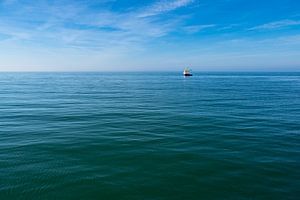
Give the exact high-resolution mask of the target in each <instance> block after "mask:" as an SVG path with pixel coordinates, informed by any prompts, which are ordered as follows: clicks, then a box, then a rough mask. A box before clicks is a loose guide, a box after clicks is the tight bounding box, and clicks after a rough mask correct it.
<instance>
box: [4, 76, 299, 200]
mask: <svg viewBox="0 0 300 200" xmlns="http://www.w3.org/2000/svg"><path fill="white" fill-rule="evenodd" d="M299 190H300V74H299V73H273V74H272V73H242V74H239V73H231V74H230V73H225V74H224V73H215V74H212V73H210V74H209V73H202V74H200V73H199V74H198V75H196V76H193V77H189V78H184V77H182V76H181V74H180V73H178V74H176V73H170V74H169V73H162V74H159V73H102V74H101V73H0V199H1V200H2V199H3V200H4V199H116V200H121V199H128V200H135V199H136V200H141V199H159V200H164V199H170V200H173V199H175V200H176V199H186V200H188V199H268V200H269V199H272V200H273V199H298V198H299V196H300V191H299Z"/></svg>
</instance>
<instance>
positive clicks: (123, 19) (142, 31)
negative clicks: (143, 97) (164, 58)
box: [0, 0, 205, 50]
mask: <svg viewBox="0 0 300 200" xmlns="http://www.w3.org/2000/svg"><path fill="white" fill-rule="evenodd" d="M192 1H193V0H176V1H169V0H168V1H166V0H164V1H160V2H156V3H154V4H152V5H149V6H146V7H144V8H139V9H138V10H137V11H128V12H113V11H111V10H109V7H106V6H103V7H102V8H101V9H98V10H93V11H91V9H90V6H92V4H85V3H84V2H83V1H78V2H75V3H71V4H68V5H65V2H60V1H54V2H50V1H39V2H36V3H35V4H26V5H25V4H22V3H20V4H19V6H18V7H16V9H18V13H20V15H11V16H7V17H6V18H2V19H1V20H0V22H1V23H0V25H1V27H0V33H1V32H2V33H4V34H6V35H9V36H10V37H11V40H14V41H18V40H19V41H24V40H26V41H31V42H35V43H40V42H44V41H45V42H50V43H51V45H54V46H59V45H61V46H66V47H67V46H69V47H78V48H80V47H81V48H91V49H97V50H99V49H105V50H107V49H108V48H109V49H110V48H120V47H121V48H122V46H127V47H128V49H130V47H131V46H133V47H134V48H133V49H136V48H135V47H136V46H137V45H139V44H140V45H141V46H143V44H144V43H145V42H149V41H151V40H152V39H155V38H160V37H162V36H165V35H167V34H169V33H170V32H172V31H174V30H175V31H176V30H177V28H178V25H184V24H182V22H183V21H182V20H183V17H182V16H177V17H176V18H164V17H163V16H161V17H158V16H155V17H154V15H158V14H162V13H165V12H168V11H172V10H175V9H177V8H180V7H183V6H186V5H188V4H189V3H191V2H192ZM107 2H110V1H106V3H107ZM150 13H152V14H151V16H153V17H151V16H150ZM141 14H144V15H145V16H146V15H147V16H148V17H140V15H141ZM23 16H26V18H24V17H23ZM202 28H205V27H202ZM198 29H199V27H198ZM16 33H17V34H16Z"/></svg>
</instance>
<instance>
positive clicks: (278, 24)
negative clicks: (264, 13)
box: [248, 19, 300, 30]
mask: <svg viewBox="0 0 300 200" xmlns="http://www.w3.org/2000/svg"><path fill="white" fill-rule="evenodd" d="M297 25H300V20H288V19H286V20H280V21H275V22H270V23H266V24H262V25H259V26H255V27H252V28H249V29H248V30H274V29H281V28H286V27H290V26H297Z"/></svg>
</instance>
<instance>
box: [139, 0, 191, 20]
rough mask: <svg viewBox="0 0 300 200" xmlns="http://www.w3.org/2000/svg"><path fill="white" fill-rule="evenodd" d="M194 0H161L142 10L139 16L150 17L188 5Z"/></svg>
mask: <svg viewBox="0 0 300 200" xmlns="http://www.w3.org/2000/svg"><path fill="white" fill-rule="evenodd" d="M193 1H194V0H172V1H170V0H162V1H159V2H157V3H155V4H153V5H151V6H149V7H148V8H147V9H145V10H144V11H142V12H141V13H140V14H139V15H138V16H139V17H150V16H155V15H159V14H162V13H165V12H169V11H172V10H176V9H178V8H181V7H184V6H187V5H189V4H191V3H192V2H193Z"/></svg>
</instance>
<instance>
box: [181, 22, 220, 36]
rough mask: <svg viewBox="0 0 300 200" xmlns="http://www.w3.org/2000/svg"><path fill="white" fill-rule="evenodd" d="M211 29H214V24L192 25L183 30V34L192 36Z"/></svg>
mask: <svg viewBox="0 0 300 200" xmlns="http://www.w3.org/2000/svg"><path fill="white" fill-rule="evenodd" d="M213 27H216V25H215V24H204V25H193V26H186V27H184V28H183V29H184V31H185V32H187V33H191V34H192V33H197V32H200V31H202V30H204V29H208V28H213Z"/></svg>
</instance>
